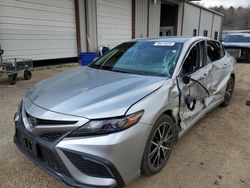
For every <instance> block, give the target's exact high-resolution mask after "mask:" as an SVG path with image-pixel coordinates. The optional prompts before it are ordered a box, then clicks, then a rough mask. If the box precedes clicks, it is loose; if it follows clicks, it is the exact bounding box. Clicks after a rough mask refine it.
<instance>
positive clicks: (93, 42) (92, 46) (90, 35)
mask: <svg viewBox="0 0 250 188" xmlns="http://www.w3.org/2000/svg"><path fill="white" fill-rule="evenodd" d="M96 10H97V5H96V0H86V31H87V33H86V35H87V48H88V50H89V51H96V50H97V30H96V28H97V22H96V20H97V15H96ZM83 32H84V31H83Z"/></svg>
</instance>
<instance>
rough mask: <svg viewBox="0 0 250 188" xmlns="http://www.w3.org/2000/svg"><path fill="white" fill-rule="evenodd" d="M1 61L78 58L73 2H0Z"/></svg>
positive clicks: (18, 0) (2, 0) (71, 0)
mask: <svg viewBox="0 0 250 188" xmlns="http://www.w3.org/2000/svg"><path fill="white" fill-rule="evenodd" d="M0 45H1V47H2V48H3V49H4V50H5V54H4V58H13V57H21V58H32V59H34V60H42V59H55V58H66V57H76V56H77V45H76V28H75V10H74V0H36V1H34V0H1V1H0Z"/></svg>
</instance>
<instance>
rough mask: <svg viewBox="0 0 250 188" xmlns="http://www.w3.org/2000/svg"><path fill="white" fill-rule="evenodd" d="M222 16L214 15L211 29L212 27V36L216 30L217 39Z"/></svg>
mask: <svg viewBox="0 0 250 188" xmlns="http://www.w3.org/2000/svg"><path fill="white" fill-rule="evenodd" d="M221 22H222V17H221V16H218V15H216V14H215V15H214V21H213V29H212V38H214V33H215V32H216V31H217V32H218V40H219V39H220V29H221Z"/></svg>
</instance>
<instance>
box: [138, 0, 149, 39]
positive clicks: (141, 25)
mask: <svg viewBox="0 0 250 188" xmlns="http://www.w3.org/2000/svg"><path fill="white" fill-rule="evenodd" d="M147 35H148V1H146V0H136V1H135V38H144V37H147Z"/></svg>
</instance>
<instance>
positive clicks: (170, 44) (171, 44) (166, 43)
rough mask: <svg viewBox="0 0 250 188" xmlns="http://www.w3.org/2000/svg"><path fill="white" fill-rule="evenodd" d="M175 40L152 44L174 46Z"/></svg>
mask: <svg viewBox="0 0 250 188" xmlns="http://www.w3.org/2000/svg"><path fill="white" fill-rule="evenodd" d="M174 45H175V42H155V43H154V46H174Z"/></svg>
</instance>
